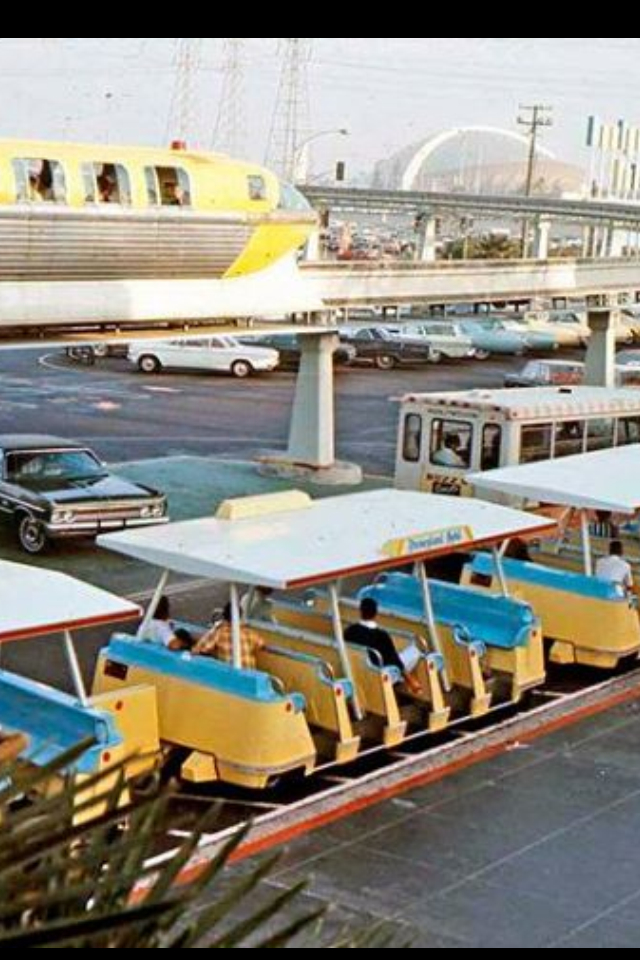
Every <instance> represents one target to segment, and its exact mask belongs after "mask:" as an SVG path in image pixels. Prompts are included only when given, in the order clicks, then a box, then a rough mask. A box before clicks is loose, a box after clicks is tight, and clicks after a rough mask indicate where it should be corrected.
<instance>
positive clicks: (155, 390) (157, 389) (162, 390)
mask: <svg viewBox="0 0 640 960" xmlns="http://www.w3.org/2000/svg"><path fill="white" fill-rule="evenodd" d="M142 389H143V390H146V391H147V393H172V394H178V395H181V394H183V393H184V390H178V389H177V387H143V388H142Z"/></svg>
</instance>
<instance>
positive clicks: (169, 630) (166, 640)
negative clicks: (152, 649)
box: [142, 597, 195, 653]
mask: <svg viewBox="0 0 640 960" xmlns="http://www.w3.org/2000/svg"><path fill="white" fill-rule="evenodd" d="M142 639H143V640H145V641H146V642H147V643H152V644H154V645H155V646H157V647H165V649H167V650H172V651H173V652H174V653H179V652H182V651H189V650H191V649H192V648H193V646H194V643H195V641H194V639H193V637H192V636H191V634H190V633H189V631H188V630H184V629H181V628H178V629H176V627H175V625H174V624H173V623H172V620H171V602H170V600H169V598H168V597H162V599H161V600H160V603H159V604H158V606H157V609H156V612H155V614H154V617H153V620H152V621H151V623H150V624H149V627H148V629H147V632H146V634H145V636H144V637H143V638H142Z"/></svg>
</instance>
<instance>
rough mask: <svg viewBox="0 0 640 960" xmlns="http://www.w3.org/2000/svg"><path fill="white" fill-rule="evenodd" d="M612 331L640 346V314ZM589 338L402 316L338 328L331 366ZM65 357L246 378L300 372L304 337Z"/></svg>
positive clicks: (568, 320)
mask: <svg viewBox="0 0 640 960" xmlns="http://www.w3.org/2000/svg"><path fill="white" fill-rule="evenodd" d="M400 321H402V322H400ZM617 329H618V342H619V343H620V344H626V345H630V344H632V343H634V342H636V340H640V316H638V314H637V313H635V312H633V311H628V312H626V313H624V312H622V311H621V312H620V313H619V315H618V327H617ZM590 335H591V334H590V329H589V324H588V322H587V318H586V314H581V313H578V312H565V313H555V314H554V313H550V312H544V311H543V312H529V313H528V314H522V315H520V314H513V313H509V314H507V313H505V314H502V315H499V316H488V317H484V316H474V317H460V318H458V317H456V318H455V319H452V320H434V319H433V318H431V317H420V316H418V315H417V314H416V313H415V312H414V311H411V312H407V311H400V312H399V314H398V317H397V319H396V320H395V322H391V321H390V320H389V318H388V316H387V317H384V316H383V317H380V318H379V319H378V320H377V321H376V322H371V323H369V324H364V323H362V324H359V325H357V326H355V325H353V326H343V327H341V328H340V345H339V347H338V349H337V350H336V353H335V363H336V366H357V365H369V366H374V367H377V368H378V369H380V370H392V369H394V368H395V367H399V366H405V365H409V364H411V365H420V364H438V363H443V362H445V361H450V360H481V361H486V360H489V359H490V358H491V357H507V356H512V357H522V356H525V355H527V354H530V353H533V354H537V355H540V354H545V353H555V352H557V351H559V350H560V349H562V348H574V349H575V348H580V347H585V346H586V345H587V344H588V341H589V338H590ZM67 353H68V356H69V357H70V358H72V359H73V360H75V361H77V362H83V363H93V362H95V361H96V360H97V359H100V358H102V357H106V356H119V357H122V356H125V357H128V359H129V360H130V362H131V363H132V364H134V365H135V366H136V367H137V368H138V369H139V370H140V371H141V372H142V373H145V374H149V375H151V374H158V373H161V372H162V371H164V370H195V371H202V372H211V373H214V372H215V373H226V374H231V375H233V376H234V377H237V378H238V379H246V378H247V377H250V376H252V375H253V374H258V373H269V372H271V371H273V370H275V369H276V368H277V367H281V368H283V369H297V368H298V366H299V364H300V357H301V354H302V337H299V336H296V335H294V334H291V333H282V334H279V333H272V334H270V335H268V336H266V335H265V336H263V337H257V338H254V337H252V338H248V337H247V338H245V339H238V338H236V337H231V336H222V335H221V336H215V337H211V336H209V337H197V336H194V337H193V339H188V340H173V341H172V340H170V341H167V342H157V343H143V344H137V345H134V346H132V347H127V346H126V345H124V344H118V345H117V346H108V345H104V344H102V345H96V346H93V347H92V346H91V345H88V346H86V345H83V346H80V347H72V348H69V350H68V351H67Z"/></svg>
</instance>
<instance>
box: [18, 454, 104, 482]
mask: <svg viewBox="0 0 640 960" xmlns="http://www.w3.org/2000/svg"><path fill="white" fill-rule="evenodd" d="M105 475H106V471H105V469H104V467H103V466H102V464H101V463H100V462H99V460H97V459H96V457H95V456H94V455H93V454H92V453H90V452H89V451H88V450H64V451H56V452H53V451H52V452H49V451H40V450H25V451H24V452H20V453H11V454H9V456H8V457H7V480H10V481H12V482H14V483H39V482H43V483H46V482H48V481H50V480H62V481H72V480H76V481H77V480H96V479H99V478H100V477H104V476H105Z"/></svg>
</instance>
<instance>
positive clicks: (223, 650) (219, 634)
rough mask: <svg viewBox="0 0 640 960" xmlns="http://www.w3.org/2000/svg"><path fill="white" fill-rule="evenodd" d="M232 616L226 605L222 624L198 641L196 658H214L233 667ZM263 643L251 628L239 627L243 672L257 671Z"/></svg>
mask: <svg viewBox="0 0 640 960" xmlns="http://www.w3.org/2000/svg"><path fill="white" fill-rule="evenodd" d="M232 621H233V614H232V609H231V604H227V606H226V607H225V609H224V613H223V616H222V622H221V623H218V624H216V626H215V627H213V629H212V630H210V631H209V633H207V634H206V635H205V636H204V637H203V638H202V640H200V641H199V642H198V643H197V644H196V646H195V649H194V651H193V652H194V654H195V655H196V656H197V657H214V658H215V659H216V660H220V661H221V662H222V663H229V664H231V666H233V627H232ZM264 647H265V642H264V640H263V639H262V637H261V636H260V635H259V634H258V633H256V631H255V630H252V629H251V627H246V626H244V625H242V626H241V627H240V651H241V652H240V659H241V667H242V669H243V670H256V669H257V666H258V664H257V659H256V658H257V654H258V653H259V652H260V650H264Z"/></svg>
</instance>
